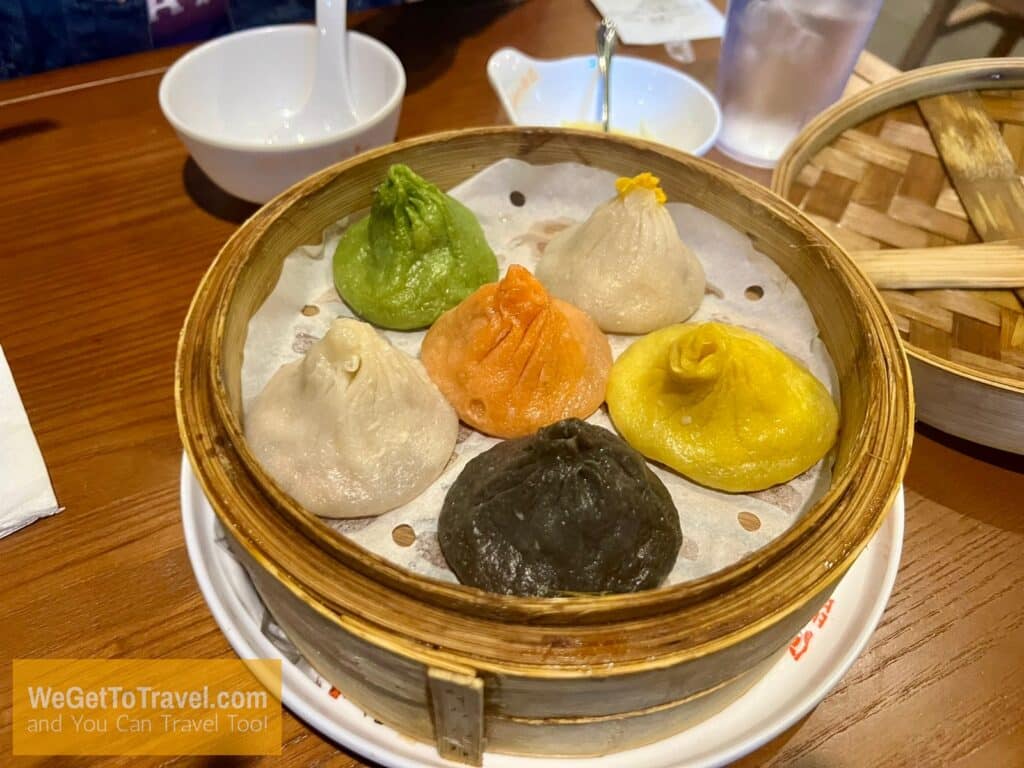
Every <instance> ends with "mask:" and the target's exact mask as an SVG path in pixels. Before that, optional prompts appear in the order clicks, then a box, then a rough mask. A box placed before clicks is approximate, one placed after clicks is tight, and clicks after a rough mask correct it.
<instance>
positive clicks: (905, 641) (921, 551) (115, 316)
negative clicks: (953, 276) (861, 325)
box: [0, 0, 1024, 768]
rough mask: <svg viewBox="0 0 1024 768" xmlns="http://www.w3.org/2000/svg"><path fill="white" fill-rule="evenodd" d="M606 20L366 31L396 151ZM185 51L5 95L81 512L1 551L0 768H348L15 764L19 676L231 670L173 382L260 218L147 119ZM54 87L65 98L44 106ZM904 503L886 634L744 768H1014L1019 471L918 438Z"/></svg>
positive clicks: (60, 436) (577, 17)
mask: <svg viewBox="0 0 1024 768" xmlns="http://www.w3.org/2000/svg"><path fill="white" fill-rule="evenodd" d="M438 14H440V17H439V16H438ZM595 19H596V15H595V14H594V12H593V11H592V10H591V8H590V6H589V4H588V3H586V2H585V1H584V0H528V2H525V3H522V4H520V5H517V6H515V7H513V8H512V9H510V10H508V11H507V12H501V10H500V9H499V10H494V9H491V10H487V9H482V10H467V11H466V12H461V11H460V12H459V14H458V17H457V18H456V19H454V20H452V19H446V18H445V12H444V11H443V10H438V9H436V8H427V7H421V6H415V5H413V6H408V7H405V8H400V9H393V10H388V11H386V12H382V13H378V14H371V15H364V16H360V17H357V18H355V19H354V25H355V26H358V27H360V28H362V29H363V30H364V31H367V32H369V33H370V34H373V35H376V36H378V37H382V38H383V39H385V40H386V41H387V42H388V43H389V44H390V45H392V47H394V48H395V49H396V50H397V51H398V52H399V54H400V55H401V56H402V58H403V61H404V63H405V66H406V68H407V70H408V71H409V72H410V87H409V92H408V94H407V98H406V103H405V108H404V110H403V115H402V122H401V125H400V129H399V134H400V136H402V137H405V136H412V135H417V134H420V133H425V132H428V131H432V130H440V129H446V128H453V127H461V126H465V125H484V124H489V123H492V122H495V121H498V120H500V107H499V106H498V103H497V100H496V99H495V98H494V97H493V95H492V94H491V91H490V89H489V88H488V86H487V83H486V78H485V76H484V74H483V64H484V62H485V61H486V59H487V56H489V55H490V53H491V52H493V51H494V50H496V49H497V48H499V47H500V46H501V45H505V44H509V45H516V46H518V47H521V48H522V49H523V50H525V51H526V52H527V53H530V54H533V55H538V56H555V55H563V54H569V53H582V52H588V51H589V50H590V46H591V44H592V37H593V30H592V23H593V21H594V20H595ZM439 30H443V31H439ZM403 40H404V41H405V42H404V43H402V42H401V41H403ZM695 49H696V51H697V56H698V62H697V63H696V64H694V65H692V66H688V67H687V68H686V69H687V71H689V72H690V73H691V74H694V75H695V76H696V77H698V79H700V80H702V81H703V82H705V83H706V84H709V85H713V82H714V71H715V56H716V55H717V44H716V43H714V42H710V41H698V42H697V43H695ZM627 50H628V48H627ZM631 52H633V53H636V54H638V55H645V56H655V57H657V58H659V59H661V60H665V61H667V57H666V56H665V55H664V54H663V52H662V51H661V50H660V49H655V48H645V49H639V50H636V51H631ZM179 54H180V50H171V51H166V50H165V51H158V52H155V53H152V54H144V55H141V56H136V57H130V58H125V59H119V60H114V61H110V62H103V63H100V64H96V65H89V66H85V67H79V68H73V69H67V70H61V71H58V72H55V73H50V74H45V75H39V76H35V77H31V78H25V79H23V80H18V81H13V82H10V83H0V172H2V178H3V179H4V195H3V200H4V205H3V206H0V232H2V233H3V238H2V241H0V343H2V344H3V345H4V350H5V352H6V356H7V358H8V361H9V362H10V364H11V367H12V370H13V372H14V375H15V378H16V381H17V383H18V386H19V389H20V391H21V394H22V397H23V399H24V402H25V406H26V409H27V411H28V414H29V417H30V418H31V420H32V424H33V427H34V429H35V432H36V434H37V436H38V438H39V442H40V445H41V448H42V451H43V454H44V456H45V458H46V461H47V464H48V466H49V468H50V471H51V475H52V479H53V483H54V487H55V490H56V492H57V496H58V499H59V500H60V502H61V503H62V504H64V505H65V506H66V507H67V510H66V511H65V512H64V513H62V514H61V515H59V516H57V517H54V518H50V519H47V520H44V521H41V522H38V523H36V524H34V525H32V526H30V527H29V528H27V529H25V530H23V531H20V532H18V533H17V534H15V535H13V536H10V537H8V538H6V539H2V540H0V575H2V583H3V585H4V589H3V590H2V591H0V618H2V620H3V631H2V632H0V764H3V765H8V764H13V765H15V766H27V765H54V766H85V765H102V766H131V767H134V766H211V765H232V766H256V765H260V766H296V768H298V767H300V766H317V767H318V768H319V767H321V766H331V767H333V768H357V767H359V766H363V765H365V763H364V762H363V761H360V760H359V759H358V758H357V757H355V756H353V755H351V754H349V753H347V752H345V751H344V750H339V749H338V748H337V747H335V746H334V745H332V744H330V743H329V742H327V741H325V740H324V739H323V738H322V737H321V736H320V735H319V734H317V733H316V732H315V731H312V730H310V729H309V728H307V727H306V726H305V725H303V724H302V723H300V722H298V721H297V720H296V719H295V718H293V717H292V716H291V715H287V714H286V717H285V721H284V746H283V752H282V755H281V757H271V758H265V759H256V758H220V759H211V758H176V759H175V758H138V757H135V758H110V759H103V760H86V759H76V758H61V759H45V758H43V759H34V760H32V759H17V760H15V759H13V758H11V757H10V744H11V741H10V708H9V707H10V680H11V677H10V660H11V659H12V658H19V657H27V656H36V657H45V656H50V657H62V656H63V657H68V656H71V657H88V656H103V657H116V656H123V657H200V658H202V657H218V656H228V655H230V654H231V649H230V647H229V646H228V644H227V642H226V641H225V639H224V637H223V636H222V635H221V633H220V631H219V629H218V628H217V626H216V624H215V623H214V621H213V619H212V617H211V616H210V614H209V612H208V610H207V608H206V606H205V604H204V603H203V600H202V598H201V596H200V595H199V593H198V591H197V588H196V585H195V580H194V578H193V576H192V574H191V569H190V567H189V564H188V559H187V556H186V554H185V550H184V543H183V540H182V534H181V524H180V512H179V506H178V473H179V470H180V460H181V444H180V442H179V441H178V438H177V433H176V426H175V422H174V407H173V399H172V375H173V364H174V349H175V344H176V340H177V333H178V330H179V329H180V327H181V322H182V320H183V318H184V315H185V310H186V309H187V306H188V302H189V299H190V298H191V295H192V293H193V292H194V290H195V287H196V285H197V284H198V281H199V278H200V276H201V275H202V273H203V272H204V270H205V269H206V267H207V266H208V265H209V262H210V260H211V259H212V257H213V255H214V254H215V253H216V252H217V250H218V249H219V248H220V246H221V245H222V244H223V243H224V241H225V240H226V239H227V238H228V237H229V236H230V234H231V233H232V232H233V231H234V229H235V228H236V227H237V225H238V224H239V223H240V222H241V221H242V220H243V219H244V218H245V217H246V216H248V215H249V214H250V213H251V212H252V210H253V208H252V206H249V205H247V204H245V203H241V202H239V201H236V200H231V199H229V198H227V197H226V196H224V195H223V194H222V193H220V192H218V191H217V190H216V189H215V188H213V187H212V186H211V185H210V184H209V182H207V181H206V180H205V179H204V178H202V175H201V174H200V173H199V172H198V171H197V169H195V167H194V166H192V165H191V164H189V163H188V162H187V155H186V153H185V152H184V150H183V149H182V147H181V146H180V145H179V144H178V142H177V141H176V139H175V137H174V135H173V133H172V132H171V130H170V129H169V128H168V126H167V125H166V124H165V122H164V121H163V118H162V117H161V115H160V114H159V110H158V108H157V104H156V85H157V82H158V80H159V76H158V74H152V73H150V74H142V75H140V76H136V75H139V73H145V72H147V71H150V70H154V69H156V70H158V71H159V70H161V69H162V68H164V67H166V66H167V64H168V63H169V62H171V61H172V60H173V59H174V58H175V57H176V56H177V55H179ZM126 76H129V77H127V78H126ZM106 78H115V79H114V80H113V81H111V82H108V83H107V84H104V85H95V86H94V85H90V83H94V82H96V81H100V80H103V79H106ZM861 85H863V82H862V83H861ZM83 86H84V87H83ZM61 88H76V90H71V91H67V92H64V93H59V94H58V93H54V94H52V95H39V94H45V93H47V92H50V91H52V90H54V89H61ZM26 97H27V98H26ZM12 99H23V100H21V101H17V102H14V103H11V100H12ZM98 104H102V109H99V108H97V105H98ZM715 158H716V159H720V158H719V157H718V156H715ZM732 167H736V166H735V164H732ZM749 175H751V176H753V177H754V178H757V179H758V180H760V181H763V182H767V174H765V173H764V172H762V171H752V170H751V171H749ZM907 488H908V496H907V501H908V510H907V536H906V544H905V550H904V558H903V566H902V569H901V572H900V576H899V579H898V580H897V584H896V591H895V593H894V595H893V599H892V602H891V604H890V606H889V610H888V611H887V613H886V615H885V617H884V619H883V622H882V626H881V627H880V629H879V630H878V632H877V633H876V634H875V635H874V637H873V638H872V641H871V643H870V645H869V646H868V648H867V650H866V651H865V653H864V655H863V656H862V657H861V658H860V659H859V660H858V662H857V663H856V664H855V665H854V667H853V668H852V669H851V670H850V672H849V673H848V674H847V675H846V676H845V678H844V679H843V681H842V682H841V683H840V685H839V687H838V688H837V690H836V691H834V692H833V694H832V695H831V696H829V697H828V698H827V699H826V700H825V702H824V703H823V704H822V705H821V706H820V707H818V708H817V709H816V710H815V711H814V712H813V713H812V714H811V715H810V716H809V717H807V718H806V719H805V720H803V721H802V722H801V723H799V724H798V725H797V726H795V727H794V728H792V729H791V730H790V731H788V732H787V733H786V734H784V735H782V736H781V737H779V738H778V739H776V740H774V741H773V742H771V743H770V744H768V745H766V746H765V747H764V748H763V749H761V750H759V751H758V752H757V753H755V754H754V755H752V756H751V757H749V758H748V759H746V760H743V761H741V763H740V764H741V765H742V766H743V768H754V767H755V766H786V767H787V768H788V767H793V768H820V767H821V766H856V767H858V768H859V767H860V766H865V767H867V766H871V767H872V768H873V767H874V766H881V767H883V768H887V767H890V766H891V767H895V766H918V765H958V766H986V767H987V766H1011V765H1020V764H1021V763H1022V762H1024V727H1022V726H1021V724H1020V719H1019V716H1018V715H1017V713H1019V712H1021V711H1024V662H1022V659H1024V598H1022V597H1021V595H1022V593H1024V590H1022V589H1021V587H1022V581H1024V570H1022V569H1024V565H1022V563H1024V561H1022V560H1021V558H1020V556H1019V552H1020V551H1021V548H1022V547H1024V524H1022V522H1021V520H1022V518H1021V515H1020V508H1021V507H1020V499H1021V498H1024V464H1022V460H1021V459H1019V458H1016V457H1008V456H1006V455H1005V454H996V453H994V452H989V451H985V450H984V449H979V448H977V447H976V446H970V445H968V444H963V443H960V442H955V441H951V440H950V439H949V438H946V437H944V436H942V435H940V434H937V433H934V432H931V431H924V432H920V433H919V434H918V436H917V439H916V441H915V447H914V454H913V457H912V459H911V464H910V471H909V474H908V476H907Z"/></svg>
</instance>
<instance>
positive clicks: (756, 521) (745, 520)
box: [396, 512, 761, 531]
mask: <svg viewBox="0 0 1024 768" xmlns="http://www.w3.org/2000/svg"><path fill="white" fill-rule="evenodd" d="M736 519H737V520H739V521H740V525H741V526H743V529H744V530H745V531H756V530H757V529H758V528H760V527H761V518H760V517H758V516H757V515H755V514H754V513H753V512H740V513H739V514H738V515H736ZM396 530H397V529H396Z"/></svg>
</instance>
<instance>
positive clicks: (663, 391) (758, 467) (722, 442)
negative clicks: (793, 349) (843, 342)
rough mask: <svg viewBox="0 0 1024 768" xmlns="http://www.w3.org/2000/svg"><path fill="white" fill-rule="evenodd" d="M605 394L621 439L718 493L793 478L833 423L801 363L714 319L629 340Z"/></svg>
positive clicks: (821, 450)
mask: <svg viewBox="0 0 1024 768" xmlns="http://www.w3.org/2000/svg"><path fill="white" fill-rule="evenodd" d="M607 397H608V410H609V412H610V414H611V417H612V421H613V422H614V423H615V426H616V428H617V429H618V430H619V432H620V433H621V434H622V436H623V437H624V438H626V440H627V442H629V444H630V445H632V446H633V447H634V448H636V449H637V450H638V451H640V452H641V453H643V454H644V455H645V456H647V457H648V458H650V459H654V460H655V461H660V462H661V463H663V464H667V465H668V466H670V467H672V468H673V469H675V470H677V471H678V472H680V473H682V474H683V475H686V476H687V477H689V478H690V479H692V480H695V481H697V482H698V483H701V484H703V485H706V486H708V487H710V488H718V489H720V490H723V491H732V492H747V491H757V490H761V489H763V488H768V487H770V486H773V485H777V484H779V483H784V482H786V481H788V480H791V479H793V478H794V477H796V476H797V475H799V474H800V473H801V472H804V471H806V470H808V469H810V468H811V467H812V466H814V464H815V463H817V462H818V461H819V460H820V459H821V458H822V457H823V456H824V455H825V454H826V453H827V452H828V451H829V449H830V448H831V447H832V445H833V444H834V443H835V440H836V433H837V431H838V426H839V413H838V410H837V409H836V404H835V403H834V402H833V400H832V397H831V395H829V392H828V390H827V389H825V387H824V385H823V384H822V383H821V382H820V381H818V380H817V379H816V378H815V377H814V375H813V374H812V373H811V372H810V371H809V370H807V368H806V367H804V366H803V365H802V364H801V363H799V362H797V361H796V360H794V359H793V358H791V357H790V356H789V355H787V354H786V353H785V352H783V351H781V350H780V349H778V348H777V347H775V346H774V345H773V344H772V343H771V342H769V341H768V340H766V339H764V338H763V337H761V336H758V335H757V334H756V333H753V332H751V331H747V330H744V329H742V328H739V327H736V326H732V325H726V324H724V323H702V324H693V323H687V324H682V325H671V326H669V327H667V328H662V329H661V330H660V331H655V332H654V333H651V334H648V335H647V336H644V337H643V338H642V339H639V340H638V341H636V342H634V343H633V345H632V346H630V347H629V349H627V350H626V351H625V352H624V353H623V354H622V355H621V356H620V357H619V359H618V360H617V361H616V362H615V365H614V366H613V367H612V372H611V377H610V378H609V380H608V394H607Z"/></svg>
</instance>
